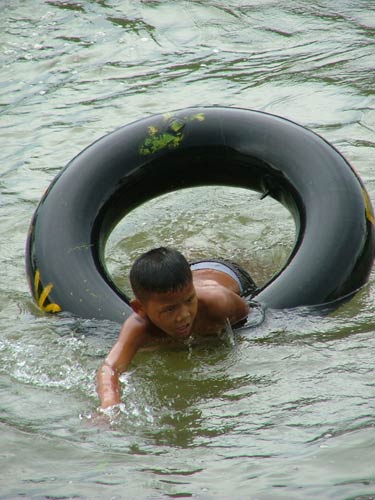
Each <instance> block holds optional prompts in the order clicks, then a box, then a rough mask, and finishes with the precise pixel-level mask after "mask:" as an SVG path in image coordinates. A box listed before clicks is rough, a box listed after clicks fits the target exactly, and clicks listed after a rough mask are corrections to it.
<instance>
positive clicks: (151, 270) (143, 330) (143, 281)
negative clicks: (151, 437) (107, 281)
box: [97, 247, 255, 408]
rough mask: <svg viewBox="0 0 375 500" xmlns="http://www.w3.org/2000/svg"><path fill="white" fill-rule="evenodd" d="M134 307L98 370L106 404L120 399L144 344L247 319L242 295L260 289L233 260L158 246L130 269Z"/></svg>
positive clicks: (100, 392)
mask: <svg viewBox="0 0 375 500" xmlns="http://www.w3.org/2000/svg"><path fill="white" fill-rule="evenodd" d="M130 283H131V286H132V289H133V293H134V296H135V298H134V299H133V300H132V301H131V302H130V305H131V307H132V309H133V311H134V312H133V313H132V314H131V315H130V317H129V318H128V319H127V320H126V321H125V322H124V324H123V326H122V328H121V331H120V335H119V338H118V340H117V342H116V344H115V345H114V346H113V348H112V350H111V351H110V353H109V354H108V356H107V357H106V359H105V361H104V362H103V364H102V365H101V366H100V368H99V370H98V372H97V392H98V395H99V399H100V406H101V408H107V407H110V406H113V405H115V404H118V403H119V402H120V390H119V375H120V374H121V373H122V372H124V371H125V370H126V369H127V368H128V366H129V364H130V362H131V361H132V359H133V357H134V355H135V354H136V352H137V351H138V349H140V348H141V347H144V346H147V345H150V344H155V342H156V343H161V342H163V341H165V340H166V339H175V340H177V341H180V342H183V341H185V340H187V339H188V338H189V337H192V336H193V335H196V336H198V335H199V336H203V335H215V334H217V333H220V332H221V331H223V329H224V328H225V325H226V323H227V322H228V321H229V322H230V324H231V325H235V324H236V323H239V322H240V321H242V320H244V319H245V318H246V317H247V315H248V313H249V306H248V305H247V303H246V302H245V300H244V299H243V298H242V297H241V295H246V294H249V293H250V292H253V291H254V290H255V284H254V282H253V280H252V279H251V277H250V276H249V275H248V274H247V273H246V272H245V271H243V270H242V269H241V268H239V266H237V265H236V264H234V263H230V262H228V261H220V260H210V261H201V262H197V263H195V264H191V265H189V264H188V262H187V261H186V259H185V257H184V256H183V255H182V254H181V253H179V252H178V251H177V250H173V249H170V248H164V247H160V248H155V249H153V250H150V251H149V252H146V253H145V254H143V255H141V256H140V257H139V258H138V259H136V261H135V262H134V264H133V266H132V268H131V271H130Z"/></svg>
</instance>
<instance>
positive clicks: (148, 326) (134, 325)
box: [118, 313, 164, 348]
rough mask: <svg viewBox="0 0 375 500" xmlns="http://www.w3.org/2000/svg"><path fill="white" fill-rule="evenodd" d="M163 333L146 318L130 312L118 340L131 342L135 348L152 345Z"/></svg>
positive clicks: (123, 342) (125, 342)
mask: <svg viewBox="0 0 375 500" xmlns="http://www.w3.org/2000/svg"><path fill="white" fill-rule="evenodd" d="M163 336H164V335H163V333H162V332H161V331H160V330H159V329H158V328H156V327H155V325H153V324H152V323H151V322H150V320H149V319H148V318H143V317H142V316H139V315H138V314H136V313H132V314H131V315H130V316H129V318H127V320H126V321H125V322H124V324H123V325H122V328H121V330H120V334H119V338H118V342H119V343H120V344H133V345H136V347H137V348H142V347H147V346H149V345H154V344H155V343H157V342H158V340H160V339H161V338H162V337H163Z"/></svg>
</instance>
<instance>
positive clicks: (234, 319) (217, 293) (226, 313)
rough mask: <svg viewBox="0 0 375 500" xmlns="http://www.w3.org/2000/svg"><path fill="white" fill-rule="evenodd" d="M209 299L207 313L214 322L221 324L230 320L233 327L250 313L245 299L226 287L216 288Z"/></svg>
mask: <svg viewBox="0 0 375 500" xmlns="http://www.w3.org/2000/svg"><path fill="white" fill-rule="evenodd" d="M207 299H208V300H207V301H206V305H207V306H208V307H207V309H208V311H207V312H208V314H209V315H210V316H211V318H212V320H213V321H217V322H219V323H224V322H225V321H226V320H229V322H230V324H231V325H235V324H236V323H238V322H239V321H242V320H243V319H245V318H246V316H247V315H248V314H249V312H250V307H249V305H248V304H247V302H246V301H245V299H243V298H242V297H240V296H239V295H238V294H236V293H235V292H232V291H231V290H228V289H227V288H225V287H222V288H221V289H217V288H216V289H215V290H213V291H212V294H210V296H208V297H207Z"/></svg>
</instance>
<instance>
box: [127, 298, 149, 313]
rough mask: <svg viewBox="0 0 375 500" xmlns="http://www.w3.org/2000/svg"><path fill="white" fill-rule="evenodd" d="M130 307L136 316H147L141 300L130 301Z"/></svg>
mask: <svg viewBox="0 0 375 500" xmlns="http://www.w3.org/2000/svg"><path fill="white" fill-rule="evenodd" d="M130 307H131V308H132V309H133V311H134V312H135V313H136V314H139V316H146V312H145V310H144V307H143V304H142V302H141V301H140V300H139V299H132V300H131V301H130Z"/></svg>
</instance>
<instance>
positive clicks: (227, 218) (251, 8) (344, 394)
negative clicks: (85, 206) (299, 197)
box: [0, 0, 375, 500]
mask: <svg viewBox="0 0 375 500" xmlns="http://www.w3.org/2000/svg"><path fill="white" fill-rule="evenodd" d="M1 8H2V15H1V20H0V28H1V31H0V33H1V34H0V41H1V56H0V57H1V87H0V106H1V110H0V113H1V118H0V127H1V153H0V154H1V158H2V161H1V166H0V186H1V197H0V208H1V220H0V224H1V248H0V259H1V265H0V273H1V281H0V325H1V335H0V391H1V399H0V412H1V413H0V465H1V471H2V473H1V478H0V498H1V499H19V498H33V499H43V498H59V499H61V498H79V499H103V498H105V499H107V498H108V499H123V498H124V499H129V498H135V499H139V498H142V499H151V498H152V499H154V498H189V497H192V498H200V499H201V498H202V499H212V498H223V499H225V498H246V499H247V498H250V499H261V500H268V499H274V498H277V499H288V500H289V499H305V498H306V499H316V498H319V499H335V500H336V499H337V500H339V499H340V500H341V499H342V500H343V499H346V500H349V499H357V500H365V499H367V500H368V499H370V498H374V497H375V465H374V464H375V430H374V424H375V417H374V414H375V403H374V385H375V384H374V358H375V335H374V330H375V328H374V312H375V306H374V298H375V291H374V290H375V289H374V276H373V275H372V277H371V280H370V284H369V286H367V287H366V288H365V289H363V290H362V291H361V292H360V293H359V294H358V295H357V296H356V297H355V298H354V299H353V300H352V301H351V302H349V303H347V304H346V305H344V306H343V307H342V308H340V309H339V310H338V311H336V312H335V313H334V314H333V315H331V316H328V317H318V316H313V315H311V314H309V313H308V312H307V311H304V310H297V311H283V312H282V311H279V312H273V311H270V312H268V313H267V315H266V318H265V321H264V322H263V323H262V324H261V325H260V326H258V327H256V328H252V329H249V330H244V331H241V332H240V333H239V334H238V335H236V337H235V341H234V345H233V344H232V343H231V342H230V341H229V340H228V339H221V340H219V341H215V342H213V343H209V344H204V345H201V346H196V347H193V348H191V349H188V348H186V349H181V350H172V349H169V350H161V351H157V352H145V353H142V354H139V355H138V356H137V358H136V360H135V362H134V364H133V366H132V369H131V370H130V371H129V372H128V373H127V374H126V375H125V376H124V377H123V380H124V384H123V388H124V397H123V400H124V405H123V407H122V410H121V413H120V415H118V416H117V417H116V421H115V422H114V425H112V426H107V427H98V426H96V425H93V424H92V419H91V418H90V416H91V415H93V414H94V413H95V410H96V406H97V399H96V395H95V387H94V373H95V370H96V368H97V366H98V364H99V362H100V360H101V358H102V357H103V356H104V355H105V353H106V352H107V350H108V349H109V347H110V346H111V344H112V342H113V340H114V337H115V335H116V333H117V332H116V330H117V326H116V325H112V324H110V323H103V322H95V321H87V320H78V319H74V318H71V317H69V315H62V316H58V317H51V316H49V317H46V316H44V315H43V314H42V313H40V312H39V311H38V310H37V309H36V307H35V306H34V304H33V303H32V300H31V298H30V294H29V291H28V289H27V285H26V280H25V273H24V244H25V238H26V234H27V229H28V225H29V222H30V218H31V215H32V213H33V211H34V209H35V207H36V204H37V202H38V200H39V199H40V197H41V195H42V193H43V192H44V190H45V189H46V188H47V186H48V185H49V183H50V181H51V180H52V178H53V177H54V175H55V174H56V173H57V172H58V171H59V170H60V169H61V168H62V167H63V166H64V165H65V164H66V163H67V162H68V161H69V160H70V159H71V158H73V157H74V156H75V155H76V154H77V153H78V152H79V151H81V150H82V149H83V148H84V147H85V146H87V145H88V144H90V143H91V142H93V141H94V140H95V139H97V138H98V137H100V136H102V135H104V134H105V133H107V132H109V131H111V130H113V129H114V128H116V127H118V126H120V125H123V124H125V123H128V122H130V121H132V120H135V119H138V118H142V117H144V116H146V115H148V114H151V113H159V112H163V111H169V110H173V109H177V108H182V107H186V106H192V105H210V104H220V105H227V106H240V107H247V108H253V109H258V110H263V111H268V112H272V113H276V114H280V115H282V116H285V117H287V118H290V119H293V120H295V121H297V122H299V123H301V124H303V125H305V126H308V127H310V128H312V129H313V130H315V131H316V132H318V133H320V134H322V135H323V136H324V137H326V138H327V139H328V140H330V141H331V142H332V143H333V144H334V145H335V146H336V147H337V148H338V149H339V150H340V151H341V152H342V153H343V154H344V155H345V156H346V157H347V158H348V159H349V161H350V162H351V163H352V164H353V165H354V166H355V168H356V169H357V171H358V172H359V173H360V175H361V177H362V178H363V180H364V181H365V183H366V186H367V189H368V191H369V193H370V196H371V197H372V199H373V200H374V199H375V176H374V171H373V156H374V130H375V111H374V86H375V78H374V71H373V68H374V34H375V14H374V4H373V1H372V0H367V1H366V0H356V1H351V0H343V1H341V2H337V1H333V0H321V1H319V2H310V1H308V0H300V1H290V0H287V1H284V2H276V1H273V0H255V1H251V2H249V1H242V0H238V1H223V0H216V1H213V0H206V1H204V2H203V1H197V0H196V1H183V0H181V1H171V0H169V1H168V0H166V1H158V0H155V1H153V0H150V1H147V0H144V1H141V0H128V1H119V0H117V1H116V0H98V1H94V0H91V1H90V0H80V1H79V0H77V1H75V2H74V1H69V0H68V1H60V0H51V1H47V0H45V1H42V0H34V1H31V0H30V1H21V0H12V1H10V0H3V1H2V3H1ZM265 203H266V204H264V203H263V202H262V204H260V202H259V199H258V196H257V195H256V194H254V193H250V192H246V191H234V190H229V189H227V190H226V189H218V188H210V189H208V188H206V189H196V190H190V191H188V192H181V193H177V194H173V195H168V196H166V197H163V198H162V199H160V200H158V201H157V202H156V203H155V202H153V203H150V204H148V205H147V206H146V207H143V208H140V209H138V210H137V211H135V212H134V213H133V214H132V215H131V216H130V217H129V218H128V219H126V220H125V221H123V223H122V224H121V226H120V227H119V228H118V230H116V232H115V233H114V234H113V236H112V238H111V242H110V245H109V248H108V251H107V256H108V263H109V267H110V269H111V271H112V273H113V275H114V277H115V279H116V280H117V281H118V282H119V283H121V284H122V285H123V286H125V287H126V286H127V285H126V281H125V280H124V278H123V274H124V272H126V270H127V269H128V266H129V264H130V262H131V260H132V258H133V257H134V256H135V255H136V254H137V252H138V250H139V248H141V249H143V248H144V249H146V248H148V247H149V246H152V245H154V244H158V243H160V242H162V243H168V244H172V245H177V246H178V247H179V248H181V249H182V250H183V251H184V252H185V253H187V254H188V255H190V256H200V255H202V254H205V255H210V254H213V253H215V254H216V255H218V254H222V255H231V256H232V257H235V258H237V260H240V261H242V262H243V263H245V264H246V265H247V267H248V268H250V269H251V271H252V272H253V273H254V276H256V278H257V279H258V281H262V280H265V279H267V277H268V276H270V275H271V274H272V272H273V271H274V270H275V269H277V268H278V267H279V266H280V265H281V264H282V262H283V261H284V259H285V258H286V257H287V255H288V251H289V249H290V245H291V241H292V240H293V237H294V233H293V226H292V223H291V220H290V218H289V216H288V215H287V214H286V213H284V211H282V212H280V207H279V206H278V205H276V204H273V203H271V202H268V201H265ZM58 223H59V215H58V213H57V214H56V224H58ZM124 234H127V235H128V237H129V239H128V240H127V242H126V244H125V243H124V240H123V238H122V236H123V235H124ZM62 272H67V270H62Z"/></svg>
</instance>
